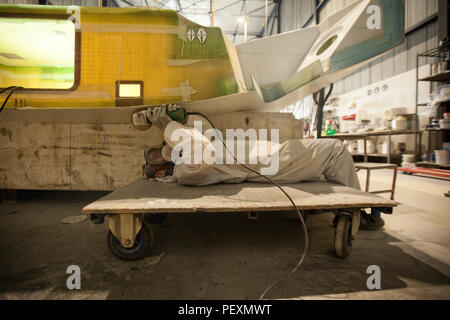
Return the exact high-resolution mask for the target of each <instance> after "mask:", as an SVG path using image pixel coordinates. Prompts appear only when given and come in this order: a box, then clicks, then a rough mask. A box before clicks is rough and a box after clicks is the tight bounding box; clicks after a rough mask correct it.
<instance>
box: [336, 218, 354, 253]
mask: <svg viewBox="0 0 450 320" xmlns="http://www.w3.org/2000/svg"><path fill="white" fill-rule="evenodd" d="M352 245H353V241H352V223H351V218H350V217H349V216H347V215H341V216H339V218H337V224H336V231H335V234H334V246H335V248H336V255H337V256H338V257H339V258H342V259H345V258H347V257H348V255H349V254H350V251H351V249H352Z"/></svg>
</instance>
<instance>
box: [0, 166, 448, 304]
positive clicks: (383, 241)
mask: <svg viewBox="0 0 450 320" xmlns="http://www.w3.org/2000/svg"><path fill="white" fill-rule="evenodd" d="M363 177H364V174H361V179H362V182H364V181H363V180H364V179H363ZM390 179H391V173H390V172H389V171H379V172H377V173H374V174H373V176H372V181H373V187H374V188H377V189H378V188H381V189H386V188H389V184H390ZM449 190H450V182H448V181H442V180H435V179H430V178H424V177H416V176H406V175H400V176H399V180H398V185H397V201H399V202H401V203H402V205H401V206H400V207H399V208H397V209H396V211H395V214H394V215H392V216H384V218H385V220H386V227H385V229H384V230H383V231H380V232H360V233H359V234H358V240H357V241H356V243H355V245H354V248H353V251H352V253H351V256H350V257H349V258H348V259H347V260H340V259H337V258H336V257H335V255H334V248H333V234H334V231H333V228H332V227H331V221H332V218H333V215H332V214H327V213H325V214H321V215H316V216H309V218H308V222H307V224H308V229H309V233H310V241H311V247H310V250H309V252H308V255H307V258H306V260H305V263H304V265H303V266H302V267H301V268H300V269H299V270H298V271H297V272H296V273H295V274H292V275H291V276H290V277H289V278H288V279H287V280H285V281H283V282H282V283H281V284H280V285H278V286H277V287H275V288H274V289H273V290H272V291H270V292H269V294H268V295H267V298H271V299H449V298H450V216H449V214H450V210H449V208H450V199H448V198H445V197H444V196H443V193H445V192H447V191H449ZM104 194H105V193H100V192H31V193H27V194H26V197H25V200H21V201H19V202H18V203H16V204H5V203H1V204H0V298H3V299H257V298H258V297H259V295H260V294H261V292H262V291H263V290H264V289H265V288H266V287H267V286H268V285H270V284H271V283H272V282H273V281H275V280H277V279H278V278H280V277H281V276H283V275H284V274H285V273H286V272H288V271H289V270H290V269H291V268H293V267H294V265H295V264H296V263H297V260H298V258H299V255H300V254H301V252H302V248H303V245H304V240H303V233H302V231H301V226H300V224H299V222H298V219H297V217H296V216H295V215H290V214H289V215H286V214H283V215H280V214H265V215H262V216H261V215H260V216H259V219H258V220H248V219H247V217H246V216H244V215H236V214H209V215H172V216H169V217H168V219H167V220H166V221H165V222H164V223H163V224H161V225H156V226H153V232H154V234H155V238H156V242H155V246H154V248H153V249H152V251H151V252H150V254H149V257H148V258H146V259H144V260H141V261H138V262H122V261H119V260H118V259H116V258H115V257H113V256H112V254H111V253H110V252H109V250H108V249H107V245H106V233H107V225H106V224H104V225H100V226H98V225H94V224H92V223H91V222H89V221H85V222H82V223H79V224H62V223H61V220H62V219H63V218H65V217H68V216H73V215H79V214H80V210H81V208H82V207H83V206H85V205H86V204H88V203H89V202H92V201H94V200H96V199H98V198H99V197H101V196H102V195H104ZM69 265H78V266H79V267H80V268H81V286H82V289H81V290H74V291H69V290H68V289H67V288H66V279H67V277H68V275H67V274H66V268H67V267H68V266H69ZM370 265H378V266H379V267H380V268H381V286H382V290H380V291H369V290H368V289H367V287H366V280H367V278H368V276H369V275H368V274H367V273H366V270H367V267H368V266H370Z"/></svg>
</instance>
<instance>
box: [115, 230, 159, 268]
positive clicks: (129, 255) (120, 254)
mask: <svg viewBox="0 0 450 320" xmlns="http://www.w3.org/2000/svg"><path fill="white" fill-rule="evenodd" d="M107 242H108V247H109V250H110V251H111V252H112V254H113V255H115V256H116V257H117V258H119V259H120V260H127V261H134V260H139V259H142V258H144V257H145V255H146V253H147V251H148V250H149V249H150V248H151V247H152V246H153V233H152V231H151V230H150V228H149V227H147V226H146V225H145V223H143V224H142V228H141V231H139V233H138V234H137V235H136V240H135V241H134V246H133V247H131V248H124V247H123V246H122V244H121V243H120V241H119V240H118V239H117V238H116V237H115V236H114V235H113V234H112V232H111V231H109V232H108V237H107Z"/></svg>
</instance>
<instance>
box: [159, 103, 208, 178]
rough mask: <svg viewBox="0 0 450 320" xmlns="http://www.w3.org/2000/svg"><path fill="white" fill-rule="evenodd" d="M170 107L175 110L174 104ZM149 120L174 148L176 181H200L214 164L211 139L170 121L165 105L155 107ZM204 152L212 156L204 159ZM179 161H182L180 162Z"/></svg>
mask: <svg viewBox="0 0 450 320" xmlns="http://www.w3.org/2000/svg"><path fill="white" fill-rule="evenodd" d="M170 107H171V108H175V110H176V106H173V105H172V106H170ZM170 110H171V111H172V110H173V109H170ZM150 120H151V121H152V123H153V124H155V126H157V127H158V128H159V129H161V130H162V131H163V133H164V140H165V141H166V143H167V144H168V145H169V146H170V147H171V148H172V149H173V150H174V152H173V153H172V155H173V156H172V160H173V162H175V164H176V165H177V170H176V171H177V180H178V182H179V183H181V184H188V185H197V184H199V183H201V181H202V179H204V178H205V177H206V176H208V174H209V173H210V172H211V170H212V169H213V167H214V164H215V157H214V156H215V150H214V147H213V145H212V143H211V141H209V139H207V138H206V137H205V136H204V135H203V134H202V133H201V132H199V131H197V130H196V129H194V128H190V127H187V126H185V125H183V124H181V123H178V122H176V121H172V119H170V117H168V116H167V114H166V109H165V107H160V108H155V109H154V112H153V116H151V118H150ZM180 151H181V152H182V154H183V157H182V158H181V159H180V158H179V154H180ZM186 152H189V154H186ZM196 153H197V154H196ZM199 153H200V154H199ZM205 153H206V154H210V155H212V156H211V157H209V159H204V157H203V155H204V154H205ZM174 157H175V158H174ZM205 160H207V161H205ZM181 161H182V163H180V162H181Z"/></svg>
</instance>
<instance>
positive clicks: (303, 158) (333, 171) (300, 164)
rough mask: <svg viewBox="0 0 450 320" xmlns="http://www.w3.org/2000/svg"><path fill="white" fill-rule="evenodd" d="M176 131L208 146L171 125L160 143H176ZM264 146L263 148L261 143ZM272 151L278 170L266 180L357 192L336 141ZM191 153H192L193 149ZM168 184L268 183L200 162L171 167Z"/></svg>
mask: <svg viewBox="0 0 450 320" xmlns="http://www.w3.org/2000/svg"><path fill="white" fill-rule="evenodd" d="M203 123H204V121H203ZM177 129H178V130H183V134H187V135H189V136H190V137H191V139H192V140H193V141H194V140H195V139H197V140H196V141H198V142H200V141H199V139H200V140H201V142H200V143H201V144H202V146H203V147H204V148H206V147H208V146H210V145H211V142H210V141H209V140H208V139H207V138H206V137H204V136H203V135H202V134H199V132H198V131H197V130H195V129H194V128H191V127H187V126H184V125H182V124H180V123H178V122H175V121H171V122H170V123H169V124H168V125H167V127H166V128H165V130H164V140H165V141H166V143H167V144H168V145H169V146H170V147H172V148H174V147H175V145H176V144H177V143H178V142H179V141H174V140H172V139H171V137H172V133H173V132H174V131H175V130H177ZM195 131H197V133H196V134H194V132H195ZM259 142H260V141H259ZM264 143H266V144H267V142H265V141H264ZM257 145H258V143H256V144H255V146H254V147H253V150H249V152H250V154H251V153H252V152H256V150H255V149H256V148H257ZM276 150H278V152H279V153H278V157H279V170H278V172H277V173H276V174H275V175H270V176H269V177H270V178H271V179H273V180H275V181H276V182H278V183H283V184H289V183H300V182H305V181H316V180H318V179H320V178H321V177H322V176H325V178H326V179H327V181H329V182H333V183H337V184H341V185H345V186H348V187H351V188H355V189H360V185H359V181H358V177H357V175H356V171H355V166H354V163H353V159H352V157H351V155H350V153H349V152H348V150H347V149H346V148H345V146H344V144H343V143H342V142H341V141H339V140H336V139H330V140H300V139H298V140H290V141H286V142H284V143H281V144H277V146H276V148H271V150H270V151H271V152H275V151H276ZM191 151H192V152H193V148H192V149H191ZM226 153H227V151H226V150H224V151H223V154H224V157H225V155H226ZM192 159H193V156H192ZM246 159H248V157H247V158H246ZM223 163H225V162H223ZM246 165H247V166H249V167H250V168H252V169H253V170H256V171H257V172H261V170H260V169H261V167H267V166H265V165H264V166H263V165H262V164H256V165H255V164H247V163H246ZM163 181H164V180H163ZM170 182H177V183H180V184H183V185H190V186H206V185H213V184H219V183H242V182H257V183H267V182H268V181H267V180H266V179H264V178H263V177H261V176H259V175H257V174H255V173H253V172H251V171H249V170H247V169H245V168H244V167H242V166H240V165H239V164H217V163H212V164H207V163H205V162H203V163H201V164H178V165H175V168H174V172H173V175H172V178H171V181H170Z"/></svg>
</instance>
